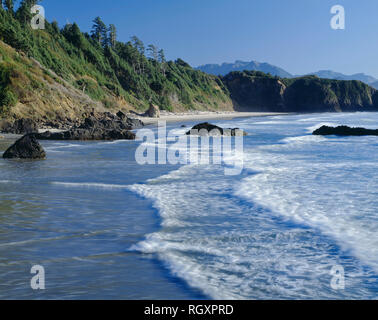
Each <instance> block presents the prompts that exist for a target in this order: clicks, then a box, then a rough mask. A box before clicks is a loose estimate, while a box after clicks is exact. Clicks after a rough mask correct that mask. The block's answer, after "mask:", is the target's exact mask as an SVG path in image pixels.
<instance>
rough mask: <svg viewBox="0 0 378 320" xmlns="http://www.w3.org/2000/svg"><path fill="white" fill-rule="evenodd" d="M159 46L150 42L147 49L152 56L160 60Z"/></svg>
mask: <svg viewBox="0 0 378 320" xmlns="http://www.w3.org/2000/svg"><path fill="white" fill-rule="evenodd" d="M158 50H159V49H158V48H157V47H156V46H154V45H153V44H150V45H149V46H148V48H147V51H148V52H149V53H150V58H151V59H153V60H155V61H158V58H159V53H158Z"/></svg>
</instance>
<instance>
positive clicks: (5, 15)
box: [0, 0, 231, 110]
mask: <svg viewBox="0 0 378 320" xmlns="http://www.w3.org/2000/svg"><path fill="white" fill-rule="evenodd" d="M36 3H37V1H35V0H22V1H21V3H20V6H18V9H17V11H15V12H14V7H15V6H14V3H13V1H11V0H7V1H4V6H3V7H0V40H1V41H3V42H5V43H6V44H8V45H10V46H11V47H13V48H14V49H16V50H17V51H18V52H20V53H21V52H22V53H24V54H25V55H26V57H28V58H33V59H35V60H37V61H38V62H39V63H40V64H41V65H42V66H43V67H44V68H46V69H47V70H51V71H53V72H54V73H55V74H56V75H58V76H59V77H61V78H63V79H64V81H67V82H68V83H69V84H71V85H73V86H74V87H76V88H77V89H79V90H81V91H82V92H84V93H85V94H87V95H89V96H90V97H91V98H92V99H93V100H96V101H100V102H101V103H102V104H103V105H104V106H105V107H108V108H112V107H114V108H116V107H119V106H120V105H127V106H129V108H130V109H133V108H134V109H137V110H145V109H146V108H147V107H148V104H149V102H152V103H154V104H157V105H159V107H160V108H161V109H166V110H176V109H177V110H186V109H209V108H213V109H216V107H215V106H218V105H221V106H223V107H227V105H228V106H231V103H230V100H229V98H228V96H227V90H226V89H225V88H224V86H223V84H222V82H220V81H219V80H218V79H216V77H214V76H210V75H207V74H205V73H202V72H200V71H197V70H194V69H193V68H191V67H190V66H189V65H188V64H187V63H185V62H184V61H182V60H181V59H178V60H177V61H166V59H165V54H164V51H163V50H162V49H159V48H157V47H156V46H154V45H149V46H148V47H147V50H146V49H145V45H144V43H143V42H142V41H141V40H140V39H139V38H137V37H136V36H133V37H131V40H130V41H129V42H127V43H123V42H119V41H117V30H116V27H115V26H114V25H112V24H111V25H110V26H107V25H106V24H105V23H104V22H103V21H102V20H101V18H100V17H97V18H95V19H94V21H93V28H92V31H91V34H88V33H83V32H81V31H80V29H79V26H78V25H77V24H76V23H73V24H67V25H65V26H64V27H63V28H62V29H60V28H59V27H58V24H57V23H56V22H52V23H49V22H47V21H46V23H45V30H32V28H31V27H30V18H31V15H30V8H31V6H32V5H34V4H36ZM147 53H148V54H147ZM3 59H7V56H6V55H4V54H3ZM20 63H24V62H22V61H20ZM16 67H18V68H20V66H19V65H17V64H13V65H9V66H8V69H7V70H8V71H2V73H1V77H2V78H1V86H2V87H1V89H2V96H1V99H2V100H0V103H1V106H2V108H3V109H4V108H7V109H9V108H10V107H12V105H14V104H15V101H16V100H17V99H19V96H18V95H17V93H14V92H13V93H12V90H13V89H12V81H10V79H9V72H11V70H10V69H12V68H16ZM9 68H10V69H9ZM55 81H58V80H57V79H55ZM3 87H4V88H8V89H6V90H5V91H4V90H3ZM3 91H4V92H3ZM3 109H1V110H3Z"/></svg>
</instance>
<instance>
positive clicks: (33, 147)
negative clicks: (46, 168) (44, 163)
mask: <svg viewBox="0 0 378 320" xmlns="http://www.w3.org/2000/svg"><path fill="white" fill-rule="evenodd" d="M3 158H4V159H35V160H37V159H45V158H46V153H45V151H44V150H43V148H42V146H41V145H40V144H39V142H38V141H37V140H36V138H35V137H34V136H33V135H32V134H30V135H25V136H23V137H22V138H21V139H19V140H17V141H16V142H15V143H14V144H13V145H12V146H11V147H9V148H8V149H7V150H6V151H5V152H4V154H3Z"/></svg>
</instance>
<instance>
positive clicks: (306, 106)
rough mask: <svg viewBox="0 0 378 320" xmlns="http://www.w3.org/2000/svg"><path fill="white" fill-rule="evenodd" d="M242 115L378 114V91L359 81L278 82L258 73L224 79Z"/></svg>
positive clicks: (313, 78)
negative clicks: (359, 112) (265, 113)
mask: <svg viewBox="0 0 378 320" xmlns="http://www.w3.org/2000/svg"><path fill="white" fill-rule="evenodd" d="M222 80H223V82H224V84H225V85H226V87H227V88H228V90H229V92H230V94H231V98H232V100H233V103H234V108H235V109H237V110H243V111H275V112H348V111H373V110H375V111H377V110H378V91H377V90H375V89H374V88H372V87H369V86H368V85H366V84H364V83H362V82H360V81H338V80H329V79H320V78H318V77H316V76H306V77H300V78H293V79H287V78H279V77H273V76H271V75H267V74H264V73H262V72H258V71H245V72H232V73H230V74H228V75H227V76H225V77H223V78H222Z"/></svg>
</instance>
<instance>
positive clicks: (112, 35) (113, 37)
mask: <svg viewBox="0 0 378 320" xmlns="http://www.w3.org/2000/svg"><path fill="white" fill-rule="evenodd" d="M109 42H110V45H111V46H112V47H113V48H114V47H115V45H116V42H117V29H116V27H115V25H114V24H111V25H110V26H109Z"/></svg>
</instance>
